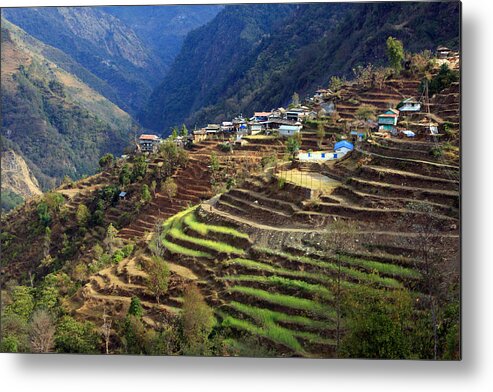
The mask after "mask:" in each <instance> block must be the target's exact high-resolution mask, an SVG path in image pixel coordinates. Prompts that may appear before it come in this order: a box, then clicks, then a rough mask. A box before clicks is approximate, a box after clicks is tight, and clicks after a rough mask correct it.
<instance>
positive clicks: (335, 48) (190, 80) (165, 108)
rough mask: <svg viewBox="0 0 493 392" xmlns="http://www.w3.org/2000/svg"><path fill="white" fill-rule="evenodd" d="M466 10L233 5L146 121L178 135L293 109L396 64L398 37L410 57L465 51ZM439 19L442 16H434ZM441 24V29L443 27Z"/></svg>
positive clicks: (193, 49)
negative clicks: (389, 52)
mask: <svg viewBox="0 0 493 392" xmlns="http://www.w3.org/2000/svg"><path fill="white" fill-rule="evenodd" d="M459 7H460V5H459V3H457V2H443V3H442V2H440V3H439V2H435V3H404V4H401V3H399V4H392V3H374V4H350V3H342V4H337V3H329V4H298V5H279V4H271V5H248V6H246V5H235V6H226V7H225V9H224V10H223V11H222V12H220V13H219V14H218V15H217V16H216V18H214V19H213V20H212V21H211V22H209V23H208V24H207V25H205V26H203V27H201V28H199V29H197V30H195V31H192V32H191V33H190V34H189V35H188V36H187V39H186V40H185V42H184V44H183V47H182V50H181V52H180V54H179V55H178V56H177V58H176V60H175V62H174V64H173V66H172V67H171V69H170V71H169V72H168V73H167V76H166V78H165V79H164V80H163V82H162V83H161V84H160V86H159V87H158V88H157V89H156V90H155V91H154V92H153V94H152V96H151V98H150V100H149V104H148V105H146V107H145V110H144V111H142V113H141V114H140V115H139V119H140V121H141V123H142V124H143V125H145V126H147V127H149V128H154V129H156V130H159V131H165V132H166V131H169V128H170V127H171V126H173V125H175V124H178V123H180V122H182V121H185V122H186V123H187V124H188V125H189V126H194V125H195V124H197V125H202V124H203V123H206V122H212V121H219V120H222V119H225V118H228V117H231V116H232V115H235V114H237V113H239V112H247V113H248V112H251V111H253V110H259V109H271V108H272V107H276V106H280V105H286V104H287V103H288V102H289V99H290V97H291V95H292V94H293V92H294V91H297V92H298V93H300V95H302V96H303V95H305V94H306V93H309V92H312V91H313V90H314V89H316V88H317V87H319V86H320V85H326V84H327V83H328V80H329V79H330V77H331V76H332V75H338V76H351V74H352V69H353V68H354V67H355V66H357V65H366V64H367V63H373V64H375V65H378V64H384V63H386V55H385V41H386V39H387V37H388V36H389V35H392V36H394V37H396V38H398V39H400V40H402V41H403V43H404V46H405V49H406V50H408V51H420V50H423V49H435V48H436V46H438V45H440V44H443V45H448V46H450V47H452V48H458V44H459V42H458V38H457V37H458V36H459V24H458V22H457V21H458V14H459ZM430 15H431V16H432V17H430ZM435 20H436V22H434V21H435Z"/></svg>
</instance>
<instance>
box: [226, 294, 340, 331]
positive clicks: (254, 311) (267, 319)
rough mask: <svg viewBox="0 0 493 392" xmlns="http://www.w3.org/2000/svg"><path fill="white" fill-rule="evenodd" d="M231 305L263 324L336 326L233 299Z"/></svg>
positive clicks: (314, 326)
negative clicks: (282, 323)
mask: <svg viewBox="0 0 493 392" xmlns="http://www.w3.org/2000/svg"><path fill="white" fill-rule="evenodd" d="M229 306H230V307H231V308H233V309H235V310H237V311H238V312H241V313H243V314H246V315H247V316H249V317H251V318H253V319H255V320H256V321H258V322H259V323H261V324H262V325H266V324H268V323H272V322H275V323H279V322H284V323H290V324H298V325H303V326H305V327H309V328H315V329H331V328H333V326H334V324H333V323H332V322H329V321H318V320H312V319H310V318H308V317H304V316H292V315H290V314H286V313H282V312H276V311H274V310H270V309H264V308H257V307H255V306H251V305H246V304H242V303H239V302H236V301H232V302H231V303H230V304H229Z"/></svg>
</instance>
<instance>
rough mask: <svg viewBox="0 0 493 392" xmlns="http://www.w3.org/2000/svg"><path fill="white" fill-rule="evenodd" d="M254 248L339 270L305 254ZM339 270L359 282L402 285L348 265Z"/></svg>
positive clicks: (397, 286)
mask: <svg viewBox="0 0 493 392" xmlns="http://www.w3.org/2000/svg"><path fill="white" fill-rule="evenodd" d="M255 249H256V250H257V251H258V252H261V253H265V254H267V255H272V256H278V257H282V258H284V259H286V260H288V261H292V262H297V263H302V264H307V265H311V266H314V267H319V268H323V269H325V270H328V271H330V272H332V273H338V271H339V266H338V265H337V264H335V263H331V262H327V261H322V260H316V259H312V258H309V257H306V256H294V255H291V254H289V253H284V252H279V251H275V250H272V249H268V248H259V247H256V248H255ZM340 271H341V273H342V274H344V275H345V276H347V277H350V278H353V279H355V280H358V281H360V282H364V283H377V284H380V285H382V286H385V287H389V288H402V287H403V285H402V283H400V282H398V281H397V280H395V279H393V278H386V277H382V276H380V275H378V274H375V273H371V274H368V273H366V272H361V271H358V270H356V269H354V268H350V267H346V266H341V267H340Z"/></svg>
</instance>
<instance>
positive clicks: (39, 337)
mask: <svg viewBox="0 0 493 392" xmlns="http://www.w3.org/2000/svg"><path fill="white" fill-rule="evenodd" d="M54 335H55V325H54V323H53V319H52V317H51V315H50V314H49V313H48V311H46V310H44V309H41V310H37V311H35V312H34V314H33V317H32V321H31V333H30V339H31V349H32V351H33V352H35V353H47V352H50V351H52V350H53V348H54V346H55V340H54Z"/></svg>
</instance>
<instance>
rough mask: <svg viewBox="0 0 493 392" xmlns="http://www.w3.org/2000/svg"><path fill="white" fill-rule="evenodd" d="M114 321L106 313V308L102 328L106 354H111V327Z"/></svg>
mask: <svg viewBox="0 0 493 392" xmlns="http://www.w3.org/2000/svg"><path fill="white" fill-rule="evenodd" d="M112 323H113V321H112V320H111V318H110V316H109V315H108V314H107V313H106V307H105V308H104V310H103V325H102V326H101V335H102V336H103V340H104V345H105V350H106V354H109V353H110V339H111V325H112Z"/></svg>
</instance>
